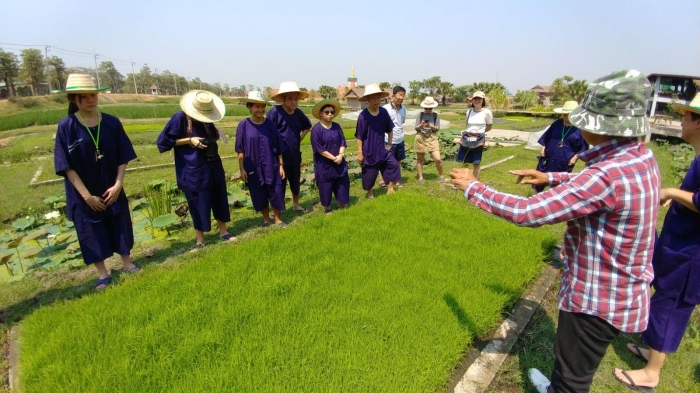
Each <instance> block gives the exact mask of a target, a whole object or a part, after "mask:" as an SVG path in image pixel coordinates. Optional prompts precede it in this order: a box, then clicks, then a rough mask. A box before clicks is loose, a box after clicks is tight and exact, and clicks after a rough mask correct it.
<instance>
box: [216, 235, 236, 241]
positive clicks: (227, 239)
mask: <svg viewBox="0 0 700 393" xmlns="http://www.w3.org/2000/svg"><path fill="white" fill-rule="evenodd" d="M219 239H220V240H221V241H222V242H235V241H237V240H238V238H237V237H235V236H233V235H232V234H230V233H227V234H225V235H224V236H219Z"/></svg>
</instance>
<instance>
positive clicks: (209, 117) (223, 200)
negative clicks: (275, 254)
mask: <svg viewBox="0 0 700 393" xmlns="http://www.w3.org/2000/svg"><path fill="white" fill-rule="evenodd" d="M180 108H182V111H180V112H177V113H176V114H174V115H173V117H171V118H170V121H168V124H166V125H165V128H164V129H163V131H162V132H161V133H160V135H159V136H158V141H157V145H158V150H159V151H160V152H161V153H163V152H166V151H168V150H170V149H173V151H174V153H175V175H176V177H177V187H178V188H179V189H181V190H182V191H183V192H184V193H185V197H186V198H187V204H188V206H189V208H190V214H191V215H192V224H193V226H194V232H195V236H196V243H195V245H194V246H193V247H192V250H190V251H193V252H194V251H197V249H199V248H201V247H203V246H204V232H209V231H210V230H211V216H210V214H211V213H212V212H213V213H214V218H215V219H216V223H217V225H218V227H219V238H220V239H221V240H222V241H227V242H228V241H235V240H237V239H236V237H235V236H233V235H232V234H230V233H229V232H228V230H227V229H226V223H227V222H229V221H231V213H230V211H229V206H228V196H227V192H226V176H225V173H224V167H223V165H222V164H221V157H220V156H219V152H218V141H220V140H221V141H223V142H224V143H227V142H228V138H226V134H224V133H223V132H222V131H220V130H218V129H217V128H216V127H215V126H214V124H213V123H215V122H217V121H219V120H221V119H223V118H224V115H225V113H226V106H225V105H224V102H223V101H222V100H221V98H219V97H217V96H216V95H215V94H213V93H210V92H208V91H205V90H192V91H189V92H187V93H185V94H184V95H183V96H182V98H181V99H180Z"/></svg>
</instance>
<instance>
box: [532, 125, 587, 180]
mask: <svg viewBox="0 0 700 393" xmlns="http://www.w3.org/2000/svg"><path fill="white" fill-rule="evenodd" d="M562 137H563V138H562ZM562 142H563V143H562ZM537 143H539V144H540V145H542V146H544V147H545V155H546V157H547V161H548V163H547V168H546V169H545V172H563V171H566V170H567V167H568V166H569V160H571V157H573V156H574V155H575V154H581V153H583V152H584V151H586V150H588V144H587V143H586V141H585V140H583V136H582V135H581V130H579V129H578V128H576V127H574V126H564V120H563V119H558V120H556V121H554V123H552V125H550V126H549V128H548V129H547V131H545V132H544V134H542V136H541V137H540V139H539V140H538V141H537ZM560 144H561V145H562V146H561V147H559V145H560Z"/></svg>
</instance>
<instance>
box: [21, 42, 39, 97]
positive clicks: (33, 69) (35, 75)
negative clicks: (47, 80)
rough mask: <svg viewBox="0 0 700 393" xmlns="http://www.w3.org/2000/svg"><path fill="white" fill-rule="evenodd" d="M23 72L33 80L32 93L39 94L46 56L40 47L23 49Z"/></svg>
mask: <svg viewBox="0 0 700 393" xmlns="http://www.w3.org/2000/svg"><path fill="white" fill-rule="evenodd" d="M20 57H21V58H22V74H23V75H24V76H25V77H26V78H27V79H29V80H31V82H32V95H37V94H39V84H40V83H41V80H42V79H44V76H45V75H44V56H42V55H41V51H40V50H39V49H33V48H32V49H22V52H20Z"/></svg>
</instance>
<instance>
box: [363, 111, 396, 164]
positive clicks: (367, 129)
mask: <svg viewBox="0 0 700 393" xmlns="http://www.w3.org/2000/svg"><path fill="white" fill-rule="evenodd" d="M393 130H394V121H393V120H391V116H389V112H387V110H386V109H384V108H382V107H381V106H380V107H379V113H378V114H377V116H373V115H372V114H371V113H369V109H367V108H365V109H364V110H363V111H362V112H360V115H359V116H358V117H357V126H356V128H355V138H356V139H359V140H361V141H362V154H363V155H364V156H365V161H364V162H365V164H367V165H375V164H378V163H381V162H384V160H386V159H387V158H388V156H387V154H391V151H389V150H386V147H385V144H384V135H385V134H388V133H390V132H392V131H393Z"/></svg>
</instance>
